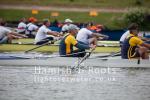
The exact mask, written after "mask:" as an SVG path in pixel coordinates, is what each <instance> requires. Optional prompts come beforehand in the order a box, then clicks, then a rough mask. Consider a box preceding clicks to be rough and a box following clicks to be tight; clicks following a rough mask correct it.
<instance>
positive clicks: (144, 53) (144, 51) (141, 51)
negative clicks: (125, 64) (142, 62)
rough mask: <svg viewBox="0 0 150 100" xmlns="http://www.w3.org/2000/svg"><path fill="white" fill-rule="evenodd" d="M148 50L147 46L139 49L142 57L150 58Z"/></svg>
mask: <svg viewBox="0 0 150 100" xmlns="http://www.w3.org/2000/svg"><path fill="white" fill-rule="evenodd" d="M147 51H148V49H147V48H145V47H140V48H139V49H138V52H139V54H140V56H141V58H142V59H149V54H148V52H147Z"/></svg>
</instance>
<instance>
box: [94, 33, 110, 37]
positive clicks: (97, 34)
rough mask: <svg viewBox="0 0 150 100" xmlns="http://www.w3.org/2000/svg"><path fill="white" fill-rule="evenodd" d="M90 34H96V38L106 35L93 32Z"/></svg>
mask: <svg viewBox="0 0 150 100" xmlns="http://www.w3.org/2000/svg"><path fill="white" fill-rule="evenodd" d="M92 35H93V36H96V37H97V38H99V37H108V36H107V35H104V34H100V33H93V34H92Z"/></svg>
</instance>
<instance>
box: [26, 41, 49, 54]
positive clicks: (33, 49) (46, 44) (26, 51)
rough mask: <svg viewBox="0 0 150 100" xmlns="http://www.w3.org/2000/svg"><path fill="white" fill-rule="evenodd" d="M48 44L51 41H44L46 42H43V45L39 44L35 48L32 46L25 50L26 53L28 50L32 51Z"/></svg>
mask: <svg viewBox="0 0 150 100" xmlns="http://www.w3.org/2000/svg"><path fill="white" fill-rule="evenodd" d="M47 44H49V42H46V43H44V44H42V45H39V46H36V47H34V48H32V49H29V50H27V51H25V53H28V52H30V51H33V50H35V49H37V48H40V47H43V46H45V45H47Z"/></svg>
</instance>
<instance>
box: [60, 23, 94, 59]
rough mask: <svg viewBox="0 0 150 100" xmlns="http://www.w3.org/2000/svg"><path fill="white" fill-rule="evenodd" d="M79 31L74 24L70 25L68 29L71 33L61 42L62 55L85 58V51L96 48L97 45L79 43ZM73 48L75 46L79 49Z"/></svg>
mask: <svg viewBox="0 0 150 100" xmlns="http://www.w3.org/2000/svg"><path fill="white" fill-rule="evenodd" d="M78 30H79V28H78V27H77V26H76V25H73V24H70V25H69V27H68V32H69V33H68V34H67V35H66V36H65V37H64V38H63V39H62V40H61V42H60V46H59V53H60V55H63V56H72V57H83V56H84V55H85V49H90V48H96V45H85V44H82V43H80V42H78V41H77V40H76V39H75V36H76V34H77V33H78ZM73 46H75V47H76V48H78V49H77V50H74V49H73Z"/></svg>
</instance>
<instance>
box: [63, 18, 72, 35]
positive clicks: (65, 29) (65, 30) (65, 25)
mask: <svg viewBox="0 0 150 100" xmlns="http://www.w3.org/2000/svg"><path fill="white" fill-rule="evenodd" d="M72 23H73V21H72V20H71V19H65V23H64V25H63V26H62V28H61V31H62V33H63V34H65V33H68V26H69V25H70V24H72Z"/></svg>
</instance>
